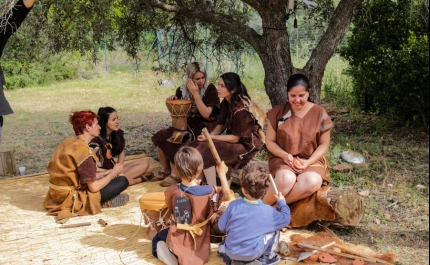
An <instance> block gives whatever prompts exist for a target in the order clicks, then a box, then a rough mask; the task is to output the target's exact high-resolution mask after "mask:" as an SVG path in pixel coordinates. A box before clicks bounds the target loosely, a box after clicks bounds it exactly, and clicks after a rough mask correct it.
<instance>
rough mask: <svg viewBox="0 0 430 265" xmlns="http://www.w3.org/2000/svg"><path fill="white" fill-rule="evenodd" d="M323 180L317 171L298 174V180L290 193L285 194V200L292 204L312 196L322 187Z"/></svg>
mask: <svg viewBox="0 0 430 265" xmlns="http://www.w3.org/2000/svg"><path fill="white" fill-rule="evenodd" d="M322 182H323V179H322V178H321V176H320V175H319V174H317V173H315V172H305V173H303V174H300V175H298V176H297V182H296V184H294V186H293V188H292V189H291V191H290V193H288V194H287V196H285V201H286V202H287V204H290V203H293V202H296V201H299V200H301V199H304V198H307V197H309V196H311V195H312V194H314V193H315V192H316V191H317V190H318V189H319V188H321V185H322Z"/></svg>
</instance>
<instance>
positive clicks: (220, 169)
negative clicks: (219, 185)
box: [216, 161, 228, 176]
mask: <svg viewBox="0 0 430 265" xmlns="http://www.w3.org/2000/svg"><path fill="white" fill-rule="evenodd" d="M216 172H217V173H218V176H220V175H225V174H227V172H228V167H227V166H226V165H225V163H224V161H222V162H221V165H217V166H216Z"/></svg>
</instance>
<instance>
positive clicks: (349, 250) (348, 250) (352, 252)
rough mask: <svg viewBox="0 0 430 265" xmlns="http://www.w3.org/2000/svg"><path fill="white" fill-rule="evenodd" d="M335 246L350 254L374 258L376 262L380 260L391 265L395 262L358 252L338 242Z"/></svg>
mask: <svg viewBox="0 0 430 265" xmlns="http://www.w3.org/2000/svg"><path fill="white" fill-rule="evenodd" d="M334 246H335V247H337V248H340V250H342V251H345V252H348V253H350V254H353V255H357V256H360V257H364V258H368V259H373V260H375V262H379V263H382V264H391V265H392V264H393V263H390V262H388V261H385V260H382V259H378V258H375V257H372V256H369V255H365V254H361V253H359V252H357V251H355V250H352V249H349V248H346V247H342V246H339V245H338V244H334Z"/></svg>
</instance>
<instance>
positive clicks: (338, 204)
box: [227, 159, 364, 226]
mask: <svg viewBox="0 0 430 265" xmlns="http://www.w3.org/2000/svg"><path fill="white" fill-rule="evenodd" d="M261 165H264V166H265V167H267V168H268V165H267V162H265V161H259V160H256V159H253V160H251V161H250V162H249V164H248V165H247V167H259V166H261ZM228 167H229V169H228V172H227V179H229V180H231V182H232V183H235V184H237V185H239V186H240V177H241V173H242V170H241V169H233V168H232V167H231V166H230V165H228ZM326 196H327V200H328V203H329V204H330V205H331V206H332V207H333V209H334V211H335V215H336V217H335V220H319V221H324V222H325V223H327V224H330V225H337V226H356V225H358V224H359V222H360V221H361V220H362V218H363V216H364V207H363V199H362V198H361V196H360V195H359V194H358V193H357V192H356V191H354V190H350V189H337V188H334V187H330V189H328V191H327V192H326Z"/></svg>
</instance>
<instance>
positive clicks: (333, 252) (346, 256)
mask: <svg viewBox="0 0 430 265" xmlns="http://www.w3.org/2000/svg"><path fill="white" fill-rule="evenodd" d="M297 246H299V247H304V248H310V249H315V250H318V251H320V252H325V253H329V254H333V255H337V256H341V257H345V258H350V259H362V260H364V261H367V262H371V263H376V261H375V260H374V259H368V258H363V257H359V256H355V255H350V254H345V253H340V252H336V251H332V250H328V249H322V248H318V247H314V246H311V245H307V244H302V243H297Z"/></svg>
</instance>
